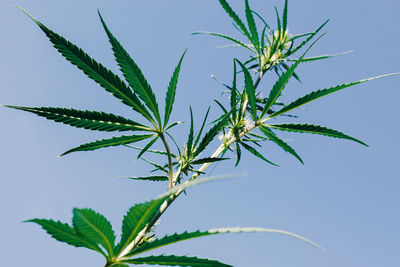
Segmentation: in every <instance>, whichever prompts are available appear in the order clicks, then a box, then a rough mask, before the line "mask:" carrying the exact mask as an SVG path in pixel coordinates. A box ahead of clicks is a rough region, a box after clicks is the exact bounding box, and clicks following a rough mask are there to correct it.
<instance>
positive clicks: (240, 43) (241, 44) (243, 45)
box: [192, 32, 256, 53]
mask: <svg viewBox="0 0 400 267" xmlns="http://www.w3.org/2000/svg"><path fill="white" fill-rule="evenodd" d="M196 34H207V35H211V36H216V37H221V38H223V39H227V40H229V41H231V42H234V43H235V44H237V45H239V46H241V47H244V48H246V49H248V50H250V51H251V52H254V53H256V51H255V50H254V49H253V48H252V47H251V45H248V44H245V43H243V42H241V41H239V40H237V39H235V38H233V37H231V36H228V35H225V34H221V33H216V32H194V33H192V35H196Z"/></svg>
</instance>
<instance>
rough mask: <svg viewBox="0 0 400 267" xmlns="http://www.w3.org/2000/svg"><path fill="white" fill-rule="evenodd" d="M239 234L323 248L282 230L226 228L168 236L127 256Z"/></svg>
mask: <svg viewBox="0 0 400 267" xmlns="http://www.w3.org/2000/svg"><path fill="white" fill-rule="evenodd" d="M239 233H274V234H282V235H287V236H290V237H294V238H296V239H299V240H301V241H304V242H306V243H309V244H311V245H313V246H315V247H317V248H321V247H320V246H319V245H317V244H316V243H314V242H312V241H310V240H308V239H306V238H304V237H302V236H299V235H296V234H293V233H290V232H287V231H282V230H276V229H268V228H257V227H226V228H216V229H210V230H208V231H196V232H187V231H185V232H183V233H180V234H177V233H175V234H173V235H167V236H164V237H162V238H160V239H155V240H153V241H150V242H146V243H144V244H143V245H141V246H139V247H137V248H135V249H133V250H132V251H131V252H130V253H129V254H128V255H127V256H128V257H131V256H134V255H137V254H140V253H144V252H147V251H150V250H153V249H157V248H160V247H163V246H167V245H171V244H174V243H177V242H181V241H185V240H189V239H193V238H198V237H204V236H210V235H218V234H239Z"/></svg>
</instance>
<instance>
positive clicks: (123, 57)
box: [99, 12, 161, 125]
mask: <svg viewBox="0 0 400 267" xmlns="http://www.w3.org/2000/svg"><path fill="white" fill-rule="evenodd" d="M99 17H100V20H101V23H102V24H103V27H104V30H105V31H106V33H107V36H108V39H109V41H110V43H111V46H112V50H113V52H114V56H115V59H116V61H117V62H118V65H119V67H120V68H121V71H122V73H123V75H124V77H125V79H126V80H127V81H128V83H129V85H130V86H131V87H132V89H133V90H134V91H135V93H136V94H137V95H138V96H139V97H140V99H142V100H143V102H144V103H145V104H146V106H147V107H148V108H149V109H150V110H151V112H152V113H153V114H154V116H155V117H156V119H157V121H158V123H159V125H161V118H160V111H159V109H158V103H157V100H156V96H155V95H154V92H153V90H152V89H151V87H150V85H149V83H148V82H147V80H146V78H145V77H144V75H143V73H142V71H141V70H140V68H139V66H138V65H137V64H136V63H135V61H133V59H132V58H131V56H130V55H129V54H128V52H127V51H126V50H125V49H124V47H123V46H122V45H121V44H120V42H119V41H118V40H117V39H116V38H115V37H114V35H113V34H112V33H111V32H110V30H109V29H108V27H107V25H106V23H105V22H104V20H103V18H102V16H101V14H100V12H99Z"/></svg>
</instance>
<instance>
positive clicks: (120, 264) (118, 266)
mask: <svg viewBox="0 0 400 267" xmlns="http://www.w3.org/2000/svg"><path fill="white" fill-rule="evenodd" d="M111 267H129V265H128V264H122V263H116V264H113V265H111Z"/></svg>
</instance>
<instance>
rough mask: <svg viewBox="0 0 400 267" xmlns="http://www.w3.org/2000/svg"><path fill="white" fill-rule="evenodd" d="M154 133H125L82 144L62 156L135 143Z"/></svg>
mask: <svg viewBox="0 0 400 267" xmlns="http://www.w3.org/2000/svg"><path fill="white" fill-rule="evenodd" d="M152 136H154V135H152V134H147V135H129V136H126V135H123V136H119V137H113V138H110V139H102V140H97V141H94V142H91V143H86V144H83V145H80V146H78V147H75V148H72V149H70V150H68V151H66V152H64V153H62V154H61V155H60V156H64V155H66V154H69V153H71V152H76V151H92V150H96V149H99V148H103V147H109V146H120V145H126V144H131V143H135V142H138V141H141V140H144V139H147V138H150V137H152Z"/></svg>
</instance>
